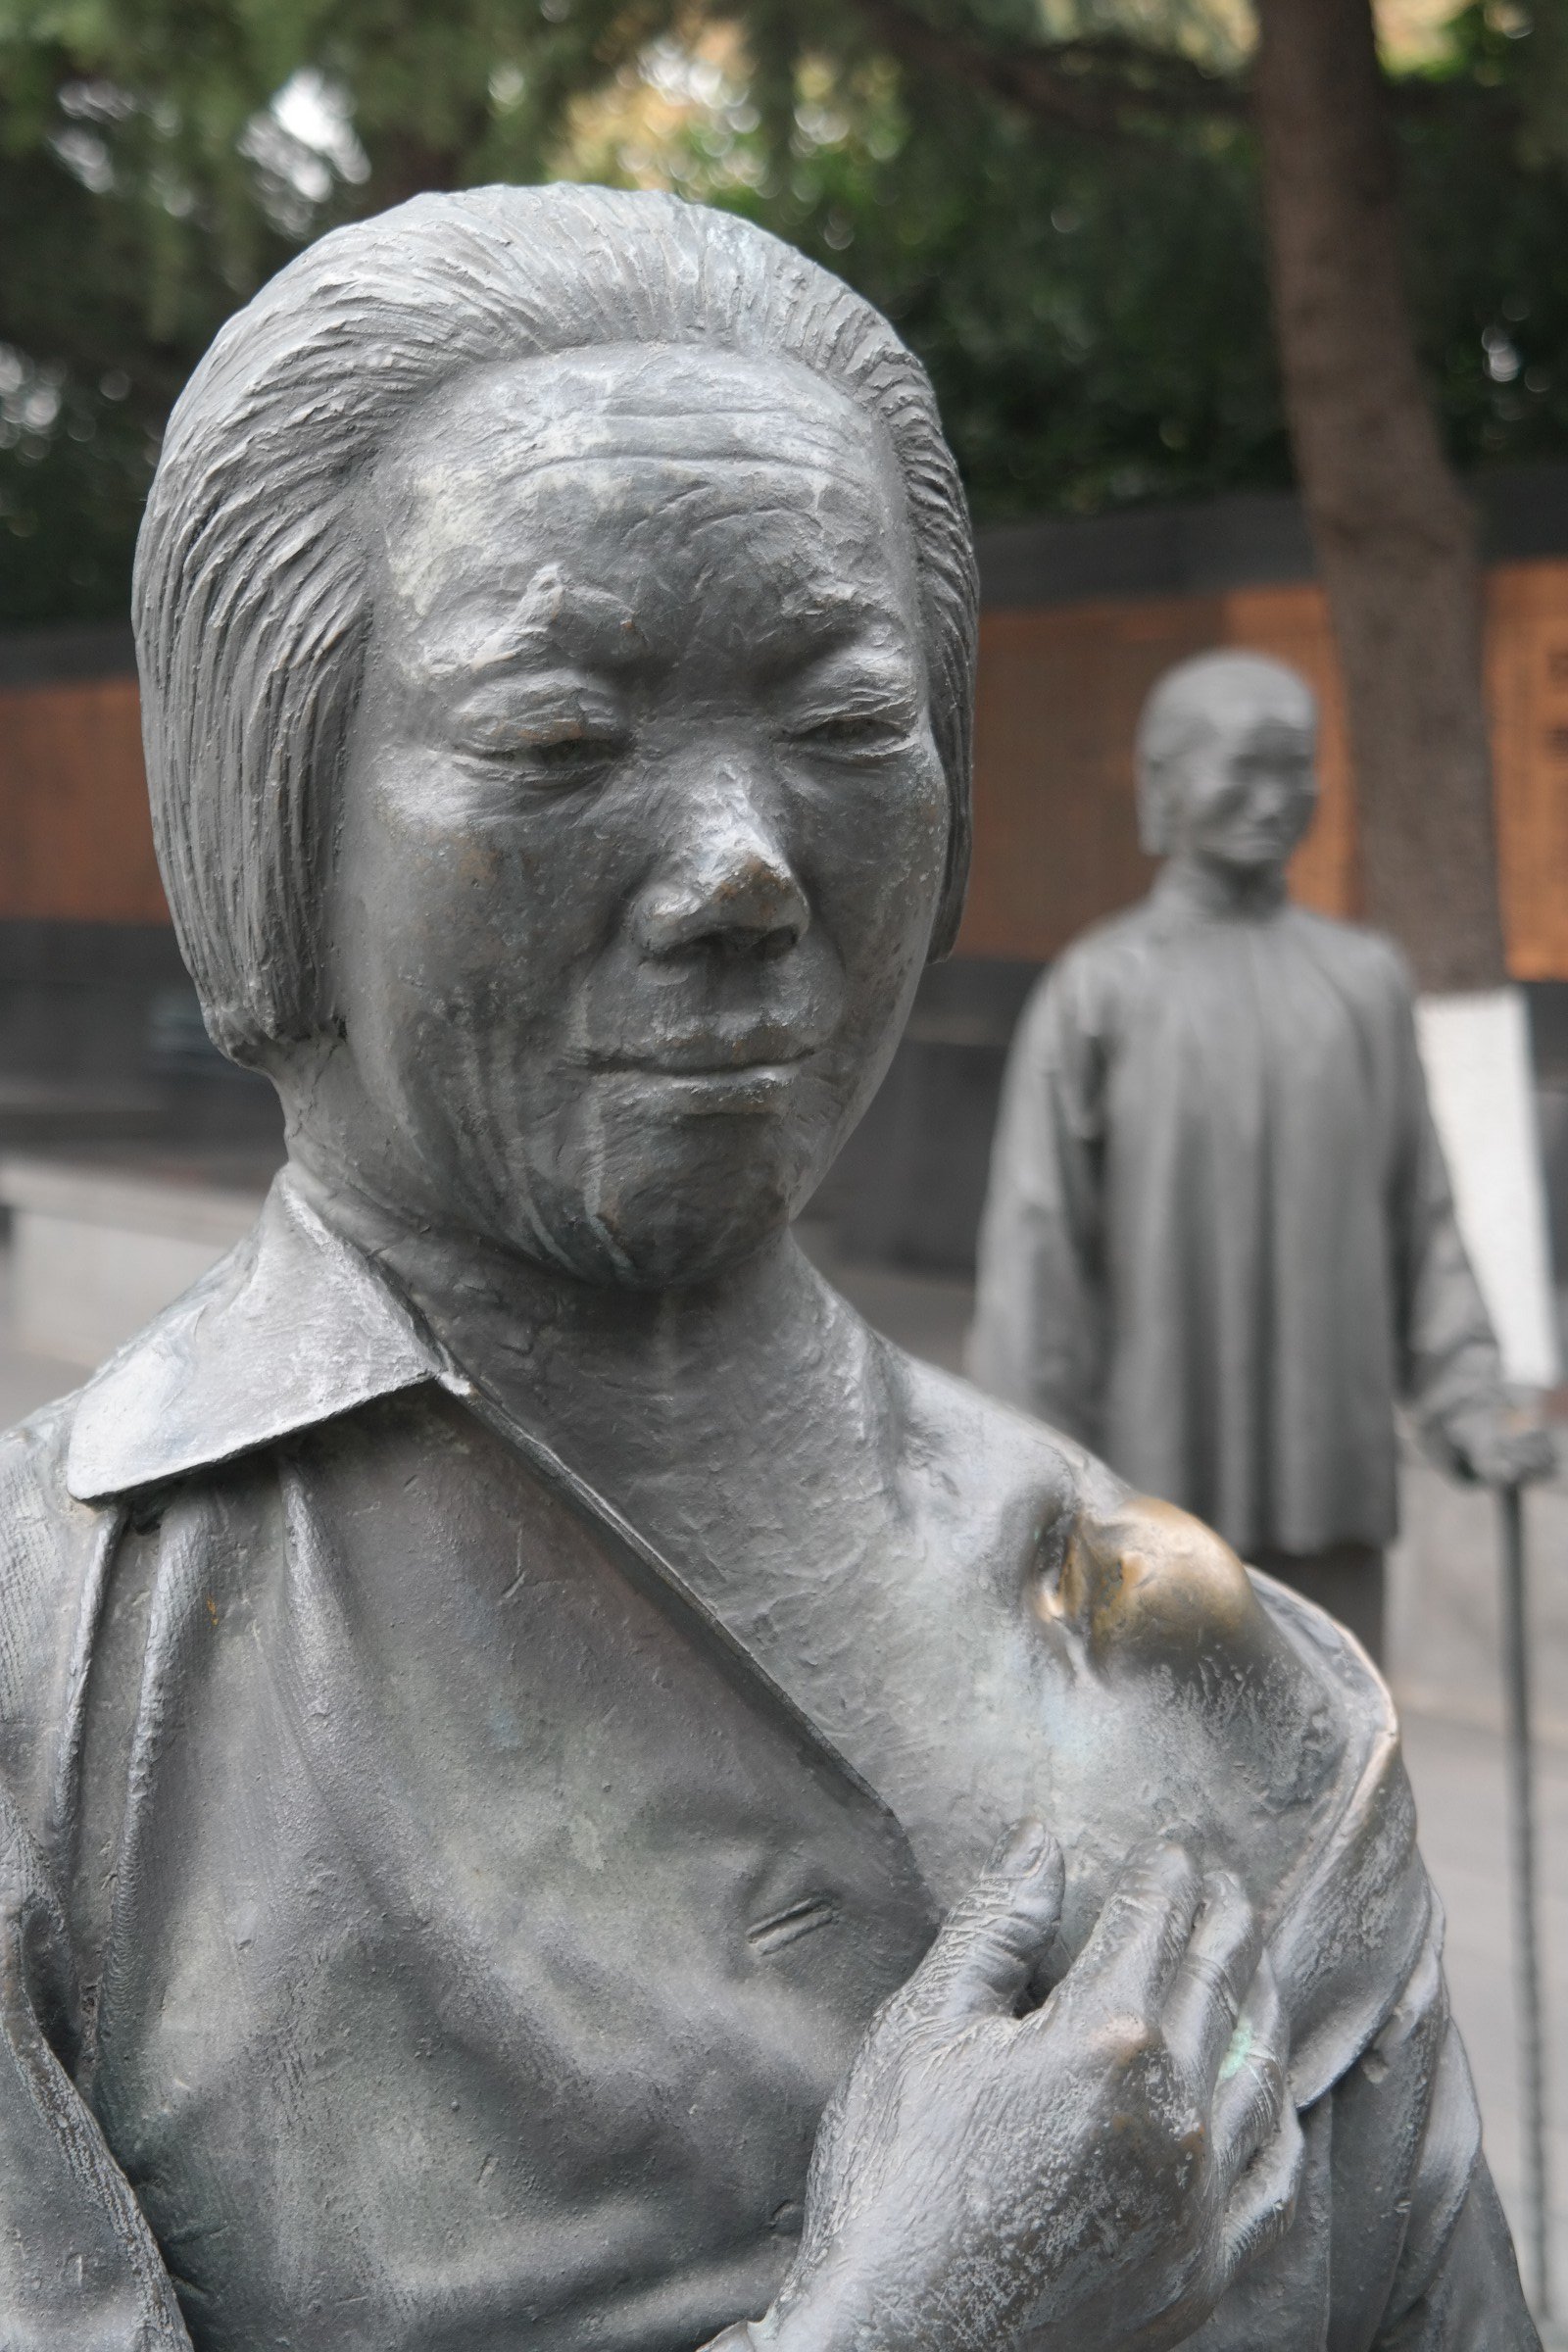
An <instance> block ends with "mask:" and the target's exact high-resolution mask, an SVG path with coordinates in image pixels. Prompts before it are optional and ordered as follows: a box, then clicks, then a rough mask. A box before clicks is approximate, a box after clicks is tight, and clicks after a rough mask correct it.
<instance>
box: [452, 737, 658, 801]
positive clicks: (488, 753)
mask: <svg viewBox="0 0 1568 2352" xmlns="http://www.w3.org/2000/svg"><path fill="white" fill-rule="evenodd" d="M471 748H472V750H473V751H474V752H475V754H476V755H477V756H478V758H479V759H481V760H484V761H485V762H486V764H487V765H489V766H492V767H504V768H508V769H510V770H511V771H512V772H513V773H514V774H515V775H516V776H518V777H520V778H522V779H523V780H524V781H525V782H529V783H534V784H538V785H541V786H548V787H559V788H561V789H563V790H564V789H565V788H567V787H569V786H570V785H573V784H584V783H589V782H591V781H592V780H593V779H594V778H595V777H597V776H600V775H602V774H603V773H604V771H605V770H606V768H608V767H610V766H611V765H612V764H613V761H614V760H617V759H618V758H619V756H620V754H621V752H622V750H623V749H624V745H623V743H622V741H621V738H620V736H619V735H618V734H616V733H614V732H613V730H612V729H610V728H607V727H603V726H599V727H595V726H590V725H587V724H585V723H583V722H581V721H578V720H566V721H563V722H562V723H561V724H559V725H548V724H547V725H529V726H520V727H519V726H502V727H496V728H493V729H491V728H486V729H485V730H484V731H483V733H482V734H481V736H480V737H479V739H478V740H477V741H475V742H474V743H473V744H472V746H471Z"/></svg>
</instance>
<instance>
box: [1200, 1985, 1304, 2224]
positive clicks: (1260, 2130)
mask: <svg viewBox="0 0 1568 2352" xmlns="http://www.w3.org/2000/svg"><path fill="white" fill-rule="evenodd" d="M1290 2054H1291V2053H1290V2034H1289V2028H1288V2026H1287V2023H1286V2017H1285V2010H1284V2005H1283V2004H1282V2002H1281V2000H1280V1996H1279V1989H1278V1987H1277V1985H1275V1982H1274V1972H1273V1970H1272V1969H1271V1968H1270V1966H1269V1964H1268V1960H1267V1958H1266V1957H1265V1958H1263V1959H1262V1960H1261V1961H1260V1962H1259V1963H1258V1970H1257V1975H1256V1977H1255V1979H1254V1981H1253V1984H1252V1987H1251V1990H1250V1992H1249V1994H1248V1997H1247V2000H1246V2003H1245V2005H1244V2006H1243V2008H1242V2010H1241V2013H1240V2015H1239V2017H1238V2018H1237V2021H1236V2025H1235V2028H1234V2030H1233V2032H1232V2034H1230V2037H1229V2042H1228V2046H1227V2048H1226V2049H1225V2051H1224V2052H1223V2054H1222V2056H1221V2059H1220V2064H1219V2069H1218V2079H1217V2081H1216V2082H1215V2086H1214V2097H1213V2105H1212V2108H1211V2111H1210V2143H1211V2145H1212V2147H1213V2150H1214V2162H1215V2165H1216V2167H1217V2169H1218V2172H1219V2177H1220V2180H1221V2182H1222V2184H1223V2186H1224V2187H1225V2189H1226V2190H1227V2191H1228V2190H1229V2189H1230V2187H1231V2186H1232V2184H1233V2182H1235V2181H1237V2180H1240V2179H1241V2178H1242V2176H1243V2174H1244V2173H1245V2172H1246V2171H1247V2169H1248V2167H1249V2166H1250V2164H1251V2163H1252V2162H1253V2160H1254V2158H1255V2157H1256V2156H1257V2154H1258V2152H1259V2150H1260V2149H1263V2148H1265V2147H1267V2146H1268V2145H1269V2143H1270V2142H1271V2141H1272V2140H1273V2139H1274V2137H1275V2136H1276V2134H1277V2133H1278V2131H1279V2130H1280V2126H1281V2123H1282V2121H1283V2119H1284V2117H1285V2114H1286V2112H1287V2110H1288V2108H1289V2105H1290V2091H1289V2086H1288V2068H1289V2065H1290Z"/></svg>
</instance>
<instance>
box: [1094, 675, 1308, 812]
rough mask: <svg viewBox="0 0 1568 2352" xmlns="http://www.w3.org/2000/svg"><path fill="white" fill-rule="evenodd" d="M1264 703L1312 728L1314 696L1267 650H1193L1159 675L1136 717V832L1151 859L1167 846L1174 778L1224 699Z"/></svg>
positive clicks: (1210, 730)
mask: <svg viewBox="0 0 1568 2352" xmlns="http://www.w3.org/2000/svg"><path fill="white" fill-rule="evenodd" d="M1242 700H1247V701H1250V702H1253V703H1265V704H1268V705H1269V706H1270V707H1272V708H1274V709H1276V710H1278V711H1280V712H1281V713H1282V715H1283V714H1285V713H1289V715H1290V716H1291V717H1293V718H1295V719H1298V720H1299V722H1300V723H1301V724H1302V725H1303V726H1305V727H1307V728H1309V729H1311V730H1313V731H1314V732H1315V730H1316V727H1317V696H1316V695H1315V694H1314V693H1313V691H1312V689H1311V687H1310V686H1309V685H1308V684H1307V682H1306V680H1305V679H1304V678H1303V677H1302V676H1301V674H1300V672H1299V670H1295V669H1292V667H1291V666H1290V663H1289V662H1276V661H1275V660H1274V658H1273V656H1272V655H1270V654H1249V653H1241V652H1234V651H1232V650H1230V649H1228V648H1227V649H1225V650H1223V651H1220V652H1217V653H1211V654H1194V655H1193V656H1192V657H1191V659H1190V660H1188V661H1186V662H1177V664H1176V666H1175V668H1174V669H1167V670H1166V672H1165V674H1164V676H1163V677H1162V678H1160V679H1159V680H1157V682H1156V683H1155V685H1154V686H1153V687H1152V690H1151V692H1150V695H1149V698H1148V700H1147V701H1146V702H1145V704H1144V707H1143V710H1142V711H1141V712H1140V714H1139V719H1138V736H1137V745H1136V760H1137V768H1138V830H1139V836H1140V838H1141V840H1142V842H1143V845H1144V848H1145V850H1146V851H1147V852H1148V854H1149V856H1150V857H1151V858H1162V857H1164V855H1165V854H1166V852H1167V851H1168V849H1169V848H1170V834H1169V804H1170V790H1171V784H1172V781H1173V778H1174V776H1175V774H1176V772H1177V771H1178V770H1179V768H1180V766H1181V763H1182V761H1183V760H1185V759H1186V758H1187V756H1188V754H1189V753H1191V752H1195V751H1199V750H1201V748H1202V747H1203V745H1205V744H1206V743H1208V742H1209V741H1210V740H1211V739H1212V737H1213V736H1214V734H1215V733H1216V731H1217V729H1218V727H1219V724H1220V712H1221V711H1223V709H1224V707H1225V705H1226V704H1227V703H1232V702H1236V701H1242Z"/></svg>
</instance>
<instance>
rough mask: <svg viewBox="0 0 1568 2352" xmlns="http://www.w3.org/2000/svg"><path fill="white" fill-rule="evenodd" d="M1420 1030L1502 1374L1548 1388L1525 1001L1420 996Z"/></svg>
mask: <svg viewBox="0 0 1568 2352" xmlns="http://www.w3.org/2000/svg"><path fill="white" fill-rule="evenodd" d="M1416 1030H1417V1034H1418V1035H1419V1037H1420V1041H1421V1059H1422V1061H1423V1063H1424V1064H1425V1067H1426V1074H1427V1090H1428V1092H1429V1094H1430V1096H1431V1098H1432V1116H1433V1118H1434V1120H1435V1121H1436V1123H1437V1130H1438V1134H1439V1136H1440V1137H1441V1138H1442V1142H1443V1150H1444V1154H1445V1156H1446V1159H1447V1162H1448V1174H1449V1176H1450V1177H1451V1178H1452V1180H1453V1197H1454V1206H1455V1208H1456V1209H1457V1212H1458V1218H1459V1231H1460V1234H1461V1235H1462V1236H1463V1239H1464V1246H1465V1249H1466V1250H1468V1251H1469V1254H1470V1263H1471V1264H1472V1265H1473V1266H1474V1268H1475V1270H1476V1280H1477V1281H1478V1282H1479V1283H1480V1285H1481V1296H1482V1297H1483V1299H1485V1300H1486V1302H1487V1310H1488V1312H1489V1313H1490V1315H1491V1317H1492V1322H1493V1327H1494V1329H1495V1332H1496V1334H1497V1344H1498V1346H1499V1347H1500V1348H1501V1349H1502V1366H1503V1372H1504V1374H1505V1376H1506V1377H1507V1379H1508V1380H1510V1381H1513V1382H1516V1383H1517V1384H1518V1385H1519V1386H1520V1387H1521V1388H1531V1389H1550V1388H1555V1387H1556V1385H1557V1382H1558V1381H1559V1380H1560V1378H1561V1377H1562V1371H1561V1353H1560V1349H1559V1346H1558V1337H1557V1311H1556V1299H1555V1296H1554V1294H1553V1291H1552V1287H1551V1250H1550V1246H1549V1243H1548V1240H1547V1228H1546V1191H1545V1184H1544V1179H1543V1174H1542V1158H1541V1133H1540V1127H1539V1124H1538V1120H1537V1116H1536V1092H1535V1077H1534V1072H1533V1070H1532V1066H1531V1060H1530V1015H1529V1009H1528V1007H1527V1005H1526V1004H1525V1000H1524V996H1523V993H1522V991H1521V990H1519V989H1517V988H1498V989H1489V990H1487V991H1486V992H1485V993H1484V994H1480V995H1475V996H1456V997H1423V998H1422V999H1421V1000H1420V1002H1419V1003H1418V1004H1417V1005H1416Z"/></svg>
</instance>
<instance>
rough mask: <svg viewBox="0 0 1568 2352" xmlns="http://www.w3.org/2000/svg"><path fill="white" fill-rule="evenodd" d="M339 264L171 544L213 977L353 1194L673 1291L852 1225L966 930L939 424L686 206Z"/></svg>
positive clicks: (193, 908)
mask: <svg viewBox="0 0 1568 2352" xmlns="http://www.w3.org/2000/svg"><path fill="white" fill-rule="evenodd" d="M346 234H347V235H348V237H349V240H350V241H349V242H343V241H340V239H338V238H334V237H330V236H329V237H327V238H325V239H323V240H322V242H321V243H320V244H319V245H318V246H316V247H315V248H313V250H312V251H311V252H310V253H308V254H307V255H305V256H304V257H303V258H302V259H301V260H300V261H299V262H297V263H296V264H294V265H293V267H292V268H290V269H289V270H285V271H284V272H283V273H282V274H281V276H280V277H278V278H277V279H276V280H275V281H274V282H273V283H272V284H271V285H270V287H268V288H267V289H266V291H265V292H264V293H263V294H262V295H261V296H260V297H259V298H258V299H257V301H255V302H254V303H253V304H252V305H251V306H250V307H249V309H248V310H247V311H245V312H244V313H243V314H241V315H240V317H239V318H237V319H235V320H234V321H232V322H231V324H230V325H229V326H228V327H227V328H226V329H225V330H224V332H223V334H221V336H220V338H219V340H218V342H217V343H216V344H215V346H214V348H213V350H212V352H211V353H210V354H209V356H208V358H207V360H206V361H205V362H204V363H203V365H202V367H201V368H199V369H198V371H197V373H196V375H195V377H194V378H193V380H192V382H191V384H190V386H189V388H188V389H187V391H186V393H185V395H184V397H183V398H182V400H181V401H180V403H179V406H178V408H177V409H176V411H175V414H174V417H173V419H172V424H171V428H170V433H169V438H168V442H167V444H166V449H165V454H164V458H163V463H162V465H161V466H160V469H159V474H158V479H157V483H156V485H155V488H154V492H153V497H152V501H151V504H150V507H149V511H148V516H147V522H146V527H145V529H144V532H143V535H142V542H141V546H140V550H139V554H138V564H137V581H136V621H137V631H138V646H139V653H140V658H141V663H142V673H143V681H144V693H145V697H146V735H147V746H148V754H149V758H148V766H149V773H150V777H151V783H152V791H153V801H154V810H155V819H156V824H157V831H158V840H159V846H160V852H161V856H162V858H163V863H164V867H165V871H166V874H167V877H168V882H169V889H170V896H171V901H172V907H173V912H174V918H175V923H176V926H177V928H178V931H179V936H180V940H181V944H182V947H183V949H184V952H185V955H186V957H187V960H188V961H189V963H190V966H191V969H192V971H193V973H194V975H195V978H196V983H197V987H198V990H199V992H200V994H201V998H202V1002H203V1005H204V1008H205V1011H206V1014H207V1018H208V1023H209V1026H210V1027H211V1029H212V1031H213V1034H214V1036H215V1037H216V1038H217V1040H218V1041H219V1043H220V1044H221V1045H222V1046H223V1047H224V1048H225V1049H226V1050H227V1051H228V1052H229V1053H231V1054H234V1055H235V1056H236V1057H237V1058H239V1059H242V1060H245V1061H249V1062H252V1063H256V1064H259V1065H260V1066H262V1067H263V1068H265V1069H266V1070H268V1071H269V1073H270V1075H271V1076H272V1077H273V1079H274V1080H275V1082H276V1083H277V1085H278V1087H279V1090H280V1092H281V1093H282V1095H283V1098H284V1103H285V1106H286V1109H287V1111H288V1115H289V1122H290V1137H291V1150H292V1152H293V1154H294V1156H295V1157H296V1159H297V1160H298V1161H300V1162H301V1163H302V1164H303V1165H305V1166H307V1167H309V1168H313V1169H314V1170H315V1172H316V1174H317V1176H318V1178H319V1181H320V1182H322V1183H323V1184H325V1185H326V1186H327V1187H328V1188H337V1189H341V1188H345V1187H347V1188H350V1189H357V1190H360V1191H363V1192H365V1193H367V1194H368V1195H369V1196H371V1197H372V1198H374V1199H376V1200H378V1201H381V1202H382V1203H383V1204H384V1205H386V1206H387V1207H389V1208H393V1209H395V1210H397V1211H399V1212H401V1213H403V1214H406V1215H412V1216H414V1217H416V1218H418V1219H421V1220H430V1219H438V1220H440V1221H441V1222H443V1223H448V1224H452V1225H456V1226H459V1227H462V1228H464V1229H466V1230H469V1231H471V1232H473V1233H475V1234H477V1235H479V1236H481V1237H483V1238H485V1239H487V1240H489V1241H491V1242H494V1243H496V1244H499V1245H501V1246H502V1247H504V1248H511V1249H516V1250H523V1251H525V1252H528V1253H530V1254H531V1255H534V1256H536V1257H538V1258H540V1259H542V1260H544V1261H545V1262H547V1263H549V1264H552V1265H554V1266H557V1267H559V1268H560V1269H562V1270H564V1271H566V1272H569V1273H571V1274H574V1275H576V1276H579V1277H585V1278H587V1279H588V1280H590V1281H592V1282H596V1283H606V1282H608V1283H611V1284H616V1285H622V1284H631V1285H634V1286H650V1285H651V1286H655V1287H658V1286H661V1285H663V1284H667V1283H669V1282H680V1281H689V1280H691V1279H693V1278H696V1277H699V1276H702V1275H704V1274H707V1273H710V1272H711V1271H712V1270H714V1268H715V1267H717V1266H720V1265H722V1264H724V1263H727V1262H730V1261H731V1260H732V1259H734V1258H735V1257H736V1256H737V1255H744V1254H745V1253H746V1252H747V1251H748V1250H752V1249H755V1248H756V1246H757V1244H758V1242H759V1240H760V1238H761V1237H762V1236H763V1235H764V1234H765V1233H766V1232H767V1231H769V1230H770V1229H772V1228H775V1227H777V1226H779V1225H781V1224H782V1223H783V1222H784V1221H786V1220H787V1219H788V1217H789V1216H790V1215H792V1214H793V1213H794V1211H795V1210H796V1209H798V1208H799V1206H800V1205H801V1203H802V1201H803V1200H804V1199H805V1198H806V1196H807V1195H808V1194H809V1192H810V1191H811V1190H812V1189H813V1187H814V1186H815V1185H816V1183H817V1182H818V1181H819V1180H820V1178H821V1175H822V1174H823V1172H824V1170H825V1168H826V1166H827V1165H828V1163H829V1161H830V1160H831V1158H832V1156H833V1153H834V1152H835V1151H836V1149H837V1147H838V1145H839V1143H840V1142H841V1140H842V1138H843V1137H844V1135H845V1133H846V1132H847V1131H848V1129H849V1127H850V1126H851V1125H852V1124H853V1123H854V1121H855V1119H856V1117H857V1116H858V1113H859V1111H860V1109H861V1108H862V1107H863V1105H864V1103H865V1102H866V1100H867V1099H868V1097H869V1095H870V1093H871V1092H872V1090H873V1089H874V1087H875V1085H876V1083H877V1081H878V1080H879V1078H880V1077H881V1075H882V1072H883V1070H884V1069H885V1067H886V1064H887V1061H888V1058H889V1055H890V1054H891V1053H892V1050H893V1046H894V1044H895V1042H896V1040H897V1036H898V1033H899V1030H900V1028H901V1026H902V1023H903V1019H904V1016H905V1013H906V1011H907V1005H908V1002H909V999H910V996H911V994H912V991H913V988H914V985H915V982H916V980H917V978H918V975H919V970H920V967H921V965H922V963H923V962H924V961H925V960H926V958H927V957H928V956H931V955H933V954H938V953H941V952H942V950H943V949H944V948H945V946H946V945H947V944H948V943H949V942H950V941H951V938H952V935H953V932H954V929H955V927H956V918H957V911H958V907H959V903H960V900H961V894H962V887H963V877H964V870H965V864H966V851H967V840H968V742H969V709H970V699H971V687H972V668H973V644H974V607H975V585H974V571H973V559H972V554H971V550H970V543H969V536H968V528H967V521H966V517H965V515H964V510H963V503H962V498H961V494H960V492H959V489H958V485H957V480H956V474H955V472H954V468H953V464H952V460H951V458H950V457H949V454H948V451H947V448H946V445H945V444H944V442H943V439H942V435H941V429H940V425H939V423H938V419H937V416H936V411H935V407H934V404H933V402H932V399H931V395H930V391H929V388H928V386H927V384H926V382H925V379H924V376H923V374H922V372H921V370H920V369H919V368H918V366H917V365H916V364H915V363H914V362H913V361H912V360H910V359H909V357H908V356H907V353H906V352H905V351H904V350H903V348H902V346H901V345H900V344H899V343H898V341H897V339H896V337H895V336H894V335H893V334H892V332H891V330H890V329H889V328H888V327H887V325H886V324H885V322H884V321H883V320H882V319H880V318H879V317H878V316H877V315H876V313H874V312H873V311H872V310H870V308H869V307H868V306H867V305H866V304H864V303H863V302H861V301H860V300H859V299H858V297H857V296H855V295H854V294H852V293H851V292H850V291H849V290H848V289H847V288H846V287H844V286H843V285H841V284H840V283H839V282H838V281H837V280H835V279H833V278H830V277H829V276H827V275H826V273H825V272H823V271H821V270H815V269H814V268H812V267H811V265H809V263H807V262H805V261H803V260H802V259H801V258H800V257H799V256H798V255H796V254H794V253H792V252H790V251H789V249H788V248H787V247H784V246H782V245H779V244H778V243H776V242H775V241H774V240H773V239H771V238H768V237H765V236H762V235H761V234H760V233H759V232H757V231H755V230H752V229H750V228H748V227H746V226H745V225H744V224H743V223H741V222H739V221H734V220H733V219H730V218H727V217H726V216H724V215H722V214H718V213H707V212H702V211H698V210H696V209H695V208H692V207H689V206H685V205H682V204H679V203H677V202H675V201H673V200H667V199H663V198H648V197H630V196H622V195H616V194H613V193H610V192H607V191H604V190H597V189H582V188H564V187H556V188H548V189H488V190H480V191H477V192H475V193H473V194H471V195H466V196H464V197H461V198H457V199H440V200H421V201H418V202H416V203H415V204H413V205H410V206H407V207H405V208H403V209H402V210H401V211H399V212H398V213H396V214H393V215H390V216H387V217H386V218H385V219H384V220H383V221H377V222H373V223H370V224H368V225H362V226H360V227H357V228H355V229H354V230H353V231H352V232H346Z"/></svg>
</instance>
